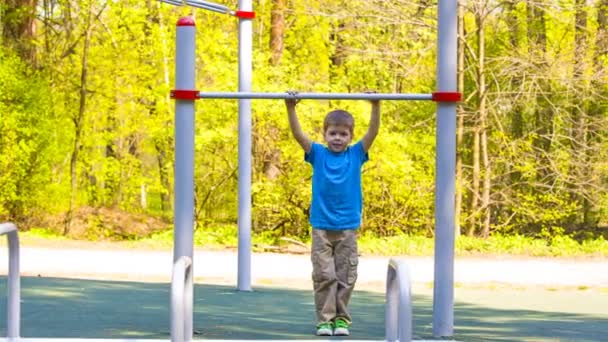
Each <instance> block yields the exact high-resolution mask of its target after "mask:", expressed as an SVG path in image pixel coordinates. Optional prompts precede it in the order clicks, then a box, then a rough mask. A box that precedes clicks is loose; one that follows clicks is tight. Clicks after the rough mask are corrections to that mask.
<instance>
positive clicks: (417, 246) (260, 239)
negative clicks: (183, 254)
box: [20, 224, 608, 257]
mask: <svg viewBox="0 0 608 342" xmlns="http://www.w3.org/2000/svg"><path fill="white" fill-rule="evenodd" d="M20 238H21V240H22V241H24V242H25V243H27V242H28V241H29V242H32V241H37V240H64V241H65V240H66V238H64V237H62V236H61V235H58V234H54V233H51V232H49V231H47V230H44V229H31V230H29V231H27V232H21V233H20ZM293 240H297V239H293ZM279 242H281V241H278V240H277V239H276V237H273V236H271V235H268V234H253V236H252V245H253V250H254V251H263V250H267V249H265V248H264V246H276V245H278V244H279ZM301 242H302V244H303V245H308V246H310V241H301ZM121 243H122V244H123V245H126V246H130V247H133V248H138V247H145V248H170V247H171V246H173V231H172V230H166V231H162V232H159V233H155V234H153V235H151V236H149V237H146V238H142V239H138V240H134V241H125V242H121ZM194 244H195V246H197V247H204V248H207V249H224V248H236V247H237V244H238V237H237V227H236V225H229V224H226V225H213V226H207V227H204V228H202V229H199V230H196V231H195V233H194ZM359 251H360V253H362V254H363V255H411V256H432V255H433V254H434V239H433V238H429V237H424V236H410V235H400V236H394V237H385V238H378V237H374V236H371V235H369V234H366V235H362V236H360V237H359ZM455 253H456V255H459V256H467V255H469V256H474V255H512V256H526V257H608V241H607V240H605V239H603V238H601V237H600V238H597V239H589V240H585V241H582V242H578V241H576V240H574V239H572V238H571V237H569V236H554V237H551V238H550V239H549V240H546V239H538V238H536V239H535V238H531V237H525V236H521V235H515V236H491V237H489V238H487V239H481V238H471V237H466V236H460V237H458V238H457V239H456V244H455Z"/></svg>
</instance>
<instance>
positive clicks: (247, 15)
mask: <svg viewBox="0 0 608 342" xmlns="http://www.w3.org/2000/svg"><path fill="white" fill-rule="evenodd" d="M234 16H235V17H237V18H241V19H253V18H255V12H251V11H236V12H234Z"/></svg>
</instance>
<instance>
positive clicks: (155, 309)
mask: <svg viewBox="0 0 608 342" xmlns="http://www.w3.org/2000/svg"><path fill="white" fill-rule="evenodd" d="M417 292H418V294H416V289H415V291H414V317H415V319H414V333H415V338H419V339H422V338H431V334H432V328H431V322H432V317H431V315H432V298H431V291H430V290H429V289H417ZM5 293H6V278H5V277H2V278H0V294H5ZM455 296H456V304H455V332H456V333H455V336H454V337H455V338H456V339H457V340H459V341H535V342H536V341H538V342H541V341H577V342H585V341H593V342H601V341H608V292H606V290H605V289H604V290H602V289H591V290H589V289H569V290H565V289H559V290H557V289H555V290H551V289H544V288H527V289H524V288H509V287H498V288H491V287H480V288H457V289H456V290H455ZM168 303H169V285H168V284H159V283H140V282H120V281H95V280H75V279H62V278H40V277H24V278H22V325H21V326H22V328H21V332H22V334H21V335H22V336H23V337H82V338H169V325H168V324H169V323H168V322H169V312H168ZM5 311H6V301H5V300H4V299H2V300H1V301H0V335H2V336H6V326H5V324H6V323H5V322H6V312H5ZM352 312H353V319H354V325H353V327H352V329H351V338H352V339H370V340H379V339H382V338H384V296H383V295H382V294H380V293H373V292H365V291H355V294H354V295H353V299H352ZM194 319H195V329H196V330H197V331H198V334H197V335H196V338H198V339H313V338H314V336H313V335H312V333H313V327H314V317H313V304H312V294H311V292H310V291H307V290H292V289H279V288H256V290H255V291H254V292H237V291H235V290H234V287H232V286H219V285H201V284H196V285H195V317H194Z"/></svg>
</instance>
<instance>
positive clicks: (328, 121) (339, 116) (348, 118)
mask: <svg viewBox="0 0 608 342" xmlns="http://www.w3.org/2000/svg"><path fill="white" fill-rule="evenodd" d="M330 125H333V126H346V127H348V130H349V131H350V134H353V130H354V129H355V119H354V118H353V116H352V114H350V113H349V112H347V111H345V110H342V109H336V110H332V111H331V112H329V113H327V115H326V116H325V120H324V121H323V132H326V131H327V127H329V126H330Z"/></svg>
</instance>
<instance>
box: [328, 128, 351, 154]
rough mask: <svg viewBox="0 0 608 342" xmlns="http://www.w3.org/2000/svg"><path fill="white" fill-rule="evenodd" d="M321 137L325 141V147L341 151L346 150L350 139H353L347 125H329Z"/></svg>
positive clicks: (333, 150)
mask: <svg viewBox="0 0 608 342" xmlns="http://www.w3.org/2000/svg"><path fill="white" fill-rule="evenodd" d="M323 139H325V142H326V143H327V147H328V148H329V150H330V151H332V152H342V151H344V150H346V148H347V147H348V144H350V141H351V140H353V135H352V134H351V133H350V129H349V128H348V126H343V125H329V126H327V129H326V130H325V134H323Z"/></svg>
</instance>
